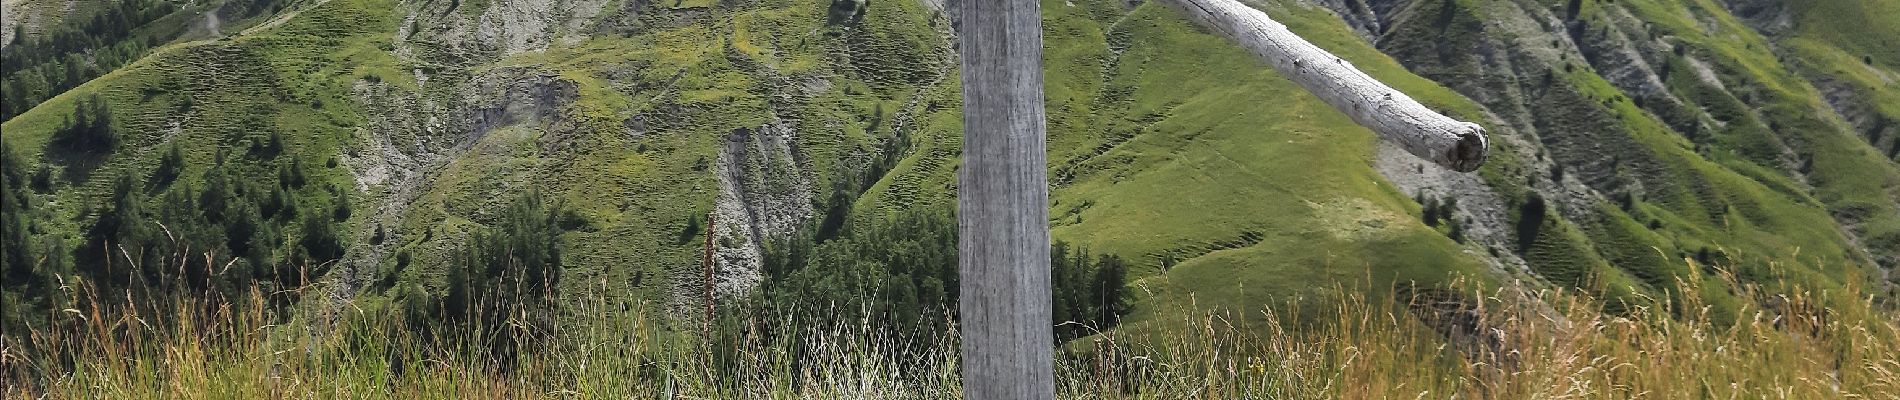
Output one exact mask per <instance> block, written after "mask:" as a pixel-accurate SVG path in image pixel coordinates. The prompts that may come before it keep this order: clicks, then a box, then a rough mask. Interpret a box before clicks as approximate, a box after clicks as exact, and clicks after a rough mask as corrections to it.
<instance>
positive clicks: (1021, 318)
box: [957, 0, 1055, 400]
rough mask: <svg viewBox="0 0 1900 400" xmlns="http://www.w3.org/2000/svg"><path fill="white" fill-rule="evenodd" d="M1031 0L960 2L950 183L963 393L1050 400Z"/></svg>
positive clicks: (1038, 87)
mask: <svg viewBox="0 0 1900 400" xmlns="http://www.w3.org/2000/svg"><path fill="white" fill-rule="evenodd" d="M1036 1H1037V0H963V1H961V2H960V4H959V6H958V11H959V12H961V13H962V14H961V15H962V22H961V26H959V27H958V32H957V37H958V38H959V39H960V40H961V42H960V44H959V46H958V50H959V52H960V53H961V56H962V57H961V58H962V68H963V69H962V73H963V133H964V135H963V165H962V167H961V168H960V169H959V170H958V177H957V267H958V274H959V276H960V277H961V283H960V285H959V288H958V289H959V291H960V292H959V293H960V299H959V302H958V315H959V317H960V324H961V325H960V326H961V329H962V340H963V341H962V349H961V350H962V357H963V358H962V365H963V396H964V398H967V399H974V400H992V399H1012V400H1013V399H1051V398H1054V397H1055V376H1054V371H1053V360H1052V351H1053V349H1054V346H1055V344H1054V340H1055V338H1054V327H1053V325H1052V323H1051V322H1050V316H1049V313H1050V308H1049V302H1050V291H1049V279H1050V278H1049V225H1048V224H1049V185H1048V182H1047V177H1046V175H1045V174H1047V173H1048V163H1047V161H1046V158H1047V155H1046V154H1045V153H1044V143H1043V140H1044V135H1045V133H1044V127H1043V122H1044V119H1043V118H1044V117H1043V104H1042V20H1041V18H1042V17H1041V14H1040V12H1041V10H1040V8H1041V7H1040V6H1039V5H1038V4H1037V2H1036Z"/></svg>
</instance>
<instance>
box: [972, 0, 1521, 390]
mask: <svg viewBox="0 0 1900 400" xmlns="http://www.w3.org/2000/svg"><path fill="white" fill-rule="evenodd" d="M1163 2H1164V3H1167V4H1170V5H1172V6H1174V7H1175V8H1177V9H1179V10H1180V11H1182V12H1183V13H1185V14H1187V15H1188V17H1189V18H1190V19H1192V20H1194V21H1195V22H1197V23H1200V24H1201V26H1204V27H1207V28H1209V29H1212V30H1214V31H1216V32H1217V33H1220V34H1222V35H1224V36H1226V37H1227V38H1228V39H1230V40H1233V41H1234V42H1235V43H1237V44H1239V45H1240V46H1241V47H1243V48H1246V49H1247V50H1248V51H1250V52H1252V53H1253V54H1254V55H1255V56H1258V57H1260V58H1261V59H1263V60H1265V61H1267V63H1268V64H1269V65H1271V66H1273V67H1274V68H1275V69H1277V70H1279V71H1280V73H1281V74H1283V75H1285V76H1287V77H1288V78H1289V79H1292V80H1293V81H1294V82H1297V83H1299V84H1300V86H1302V87H1304V88H1306V90H1307V91H1308V92H1312V93H1313V94H1314V95H1315V96H1318V97H1319V98H1320V99H1321V100H1324V101H1325V102H1326V103H1327V104H1329V105H1332V106H1333V107H1334V108H1336V109H1339V110H1340V111H1341V112H1344V113H1346V114H1347V115H1349V116H1351V117H1352V119H1353V121H1354V122H1357V123H1359V124H1360V125H1364V126H1366V127H1368V128H1371V129H1372V130H1373V131H1374V132H1376V133H1378V134H1379V135H1380V136H1382V137H1384V138H1385V139H1387V140H1391V141H1394V142H1397V143H1398V144H1399V145H1400V146H1401V147H1404V148H1405V149H1406V151H1409V152H1411V153H1412V154H1414V155H1417V156H1419V157H1420V158H1424V159H1427V160H1431V161H1432V162H1434V163H1437V164H1439V165H1443V166H1445V167H1448V168H1451V169H1453V170H1457V171H1464V172H1470V171H1473V170H1476V169H1477V168H1478V166H1479V165H1482V164H1483V163H1484V159H1485V156H1486V152H1487V151H1488V147H1489V146H1488V143H1487V142H1486V139H1485V137H1484V129H1483V128H1482V127H1480V126H1479V125H1477V124H1473V123H1469V122H1462V121H1458V120H1456V119H1452V118H1450V117H1447V116H1445V115H1443V114H1440V113H1438V112H1437V111H1433V110H1431V109H1428V108H1425V106H1424V105H1421V104H1419V103H1418V102H1417V101H1414V100H1412V98H1411V97H1408V96H1406V95H1405V94H1404V93H1400V92H1399V91H1398V90H1395V89H1392V88H1391V87H1389V86H1386V85H1385V84H1383V83H1380V82H1379V81H1377V80H1375V79H1372V77H1371V76H1368V75H1366V74H1365V73H1364V72H1360V71H1359V69H1357V68H1354V67H1353V66H1352V64H1351V63H1348V62H1346V61H1345V60H1343V59H1340V58H1339V57H1337V56H1334V55H1332V54H1331V53H1328V52H1326V51H1325V50H1324V49H1320V48H1319V47H1318V46H1314V45H1313V44H1312V43H1309V42H1307V41H1306V40H1304V39H1301V38H1300V37H1299V36H1297V35H1294V34H1293V33H1292V32H1291V31H1289V30H1287V29H1286V26H1285V25H1281V24H1279V23H1278V22H1274V21H1273V20H1272V19H1270V18H1268V17H1267V15H1266V13H1262V12H1260V11H1259V10H1255V9H1253V8H1251V7H1247V6H1246V5H1243V4H1241V3H1239V2H1236V1H1234V0H1163ZM1039 8H1040V7H1039V6H1038V4H1037V1H1036V0H963V1H961V2H960V3H959V6H958V10H957V11H958V12H960V13H961V16H962V23H961V25H960V26H959V27H958V32H957V33H958V38H959V39H960V40H961V42H960V45H959V46H958V49H959V51H960V53H961V56H962V68H963V69H962V73H963V132H964V136H963V165H962V167H961V169H959V170H958V177H957V235H958V237H957V240H958V241H957V257H958V259H957V262H958V273H959V274H960V277H961V279H962V283H961V285H960V286H959V290H960V293H961V294H960V296H961V300H960V302H959V303H958V305H959V316H960V319H961V324H962V325H961V329H962V340H963V342H962V357H963V358H962V361H963V395H964V397H965V398H969V399H977V400H991V399H1050V398H1053V397H1055V384H1054V377H1053V365H1052V360H1051V353H1052V350H1053V347H1054V343H1053V341H1054V338H1053V336H1054V335H1053V331H1052V326H1051V321H1050V316H1049V314H1050V308H1049V302H1050V290H1049V283H1050V276H1049V227H1048V210H1049V204H1048V197H1049V196H1048V195H1049V189H1048V183H1047V182H1046V175H1045V174H1046V173H1047V172H1046V171H1047V168H1048V166H1047V163H1046V158H1047V156H1046V154H1044V135H1045V132H1044V126H1043V123H1044V116H1043V98H1042V65H1041V64H1042V31H1041V20H1040V18H1041V16H1040V14H1039V13H1040V10H1039Z"/></svg>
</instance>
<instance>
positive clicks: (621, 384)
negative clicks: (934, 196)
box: [0, 274, 1900, 399]
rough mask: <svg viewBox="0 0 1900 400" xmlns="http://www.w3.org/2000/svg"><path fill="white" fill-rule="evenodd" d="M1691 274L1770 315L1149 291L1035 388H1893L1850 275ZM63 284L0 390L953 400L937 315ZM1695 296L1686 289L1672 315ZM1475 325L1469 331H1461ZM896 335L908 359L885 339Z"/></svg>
mask: <svg viewBox="0 0 1900 400" xmlns="http://www.w3.org/2000/svg"><path fill="white" fill-rule="evenodd" d="M1708 278H1709V279H1712V281H1713V282H1721V283H1724V284H1730V285H1735V287H1737V288H1739V289H1738V294H1739V295H1740V296H1743V297H1746V298H1750V299H1756V300H1766V299H1769V298H1776V299H1781V302H1780V303H1779V304H1780V305H1779V306H1777V307H1774V308H1759V307H1745V308H1743V309H1742V310H1741V311H1743V312H1745V313H1746V314H1747V315H1752V316H1753V317H1752V318H1749V319H1745V320H1743V321H1741V322H1740V323H1735V324H1726V323H1718V322H1714V320H1713V319H1712V318H1710V317H1709V316H1708V315H1707V314H1705V313H1696V312H1690V313H1686V314H1682V315H1668V314H1666V313H1662V312H1661V311H1660V309H1654V308H1641V309H1634V310H1632V311H1630V312H1628V313H1622V314H1615V315H1612V314H1606V313H1603V312H1602V311H1599V310H1600V308H1601V307H1603V306H1604V303H1602V302H1599V301H1597V300H1594V299H1593V298H1591V297H1588V296H1579V295H1575V294H1573V293H1571V292H1564V291H1530V290H1526V289H1525V288H1523V287H1517V286H1507V287H1504V288H1502V289H1486V288H1484V286H1479V285H1473V284H1472V283H1471V282H1468V281H1454V282H1451V283H1449V286H1443V287H1434V288H1432V289H1429V290H1415V291H1411V292H1405V291H1398V290H1394V289H1393V288H1391V287H1374V288H1369V289H1370V290H1368V291H1364V292H1361V291H1359V290H1346V291H1344V292H1345V293H1359V294H1345V295H1342V296H1337V297H1333V298H1332V300H1331V301H1327V302H1323V303H1321V304H1320V307H1319V308H1317V309H1314V310H1301V309H1284V308H1278V307H1265V308H1260V307H1249V308H1244V309H1227V308H1207V307H1206V306H1205V305H1198V304H1183V303H1166V304H1163V305H1162V306H1163V307H1168V308H1171V309H1174V310H1177V312H1173V313H1169V314H1167V315H1164V316H1157V317H1154V318H1155V319H1156V320H1157V321H1160V322H1165V323H1154V324H1145V325H1142V326H1140V327H1137V328H1135V329H1123V330H1117V331H1114V332H1110V333H1108V334H1104V335H1099V336H1094V337H1091V338H1088V339H1084V340H1083V341H1079V342H1075V343H1071V344H1070V345H1069V346H1067V347H1066V348H1064V349H1059V351H1058V353H1059V354H1061V356H1059V357H1058V358H1057V359H1056V362H1055V368H1056V371H1055V373H1056V374H1055V376H1056V382H1055V383H1056V392H1057V397H1058V398H1063V399H1099V398H1143V399H1146V398H1164V399H1165V398H1183V399H1185V398H1431V397H1458V398H1479V399H1523V398H1559V399H1613V398H1633V397H1640V398H1660V399H1696V398H1728V397H1738V396H1739V397H1755V396H1761V395H1764V394H1771V393H1772V394H1779V395H1785V396H1789V397H1792V398H1832V397H1844V398H1886V397H1892V396H1895V395H1900V360H1896V359H1894V358H1893V357H1891V356H1892V355H1893V354H1894V353H1895V352H1896V351H1900V322H1896V319H1895V316H1894V315H1893V314H1891V311H1879V310H1880V309H1878V308H1876V307H1875V306H1874V305H1872V304H1871V303H1868V302H1864V301H1850V302H1845V303H1840V305H1837V306H1821V305H1820V304H1821V303H1822V301H1818V300H1817V299H1818V297H1822V296H1832V295H1838V296H1840V297H1843V298H1861V297H1860V296H1861V294H1860V293H1859V292H1858V291H1856V290H1854V289H1852V288H1849V289H1847V290H1846V291H1844V292H1838V293H1817V292H1809V291H1803V290H1798V289H1797V290H1794V291H1791V292H1778V291H1773V290H1772V289H1767V288H1762V287H1756V286H1754V285H1748V284H1744V283H1741V282H1738V281H1735V280H1734V278H1733V277H1732V276H1729V275H1726V274H1717V275H1712V276H1709V277H1708ZM68 282H70V283H71V285H69V286H67V287H66V288H65V289H62V291H61V292H60V293H58V296H57V298H58V300H56V301H57V303H58V307H61V308H62V309H63V311H62V312H60V313H56V314H54V315H52V316H50V317H48V318H46V319H45V320H44V321H43V322H44V324H40V325H36V327H37V328H35V331H34V334H33V335H29V336H24V337H22V339H19V340H20V341H7V342H4V343H0V350H5V352H4V353H0V354H6V358H0V361H5V362H0V376H4V377H7V378H8V382H10V383H16V384H17V385H9V386H7V387H6V388H4V389H0V398H6V399H31V398H56V399H59V398H92V397H102V396H103V397H113V398H155V397H165V398H259V397H323V398H393V397H403V398H651V397H664V398H675V397H684V398H933V399H935V398H959V397H961V389H960V387H961V385H962V384H963V382H962V381H961V380H960V379H959V375H960V372H961V368H962V366H961V365H960V364H959V363H958V361H957V360H958V357H957V356H956V353H955V349H956V348H957V346H958V344H959V343H958V338H957V332H956V331H955V328H954V326H953V327H951V328H950V329H949V330H947V331H945V332H942V334H941V335H937V336H932V337H933V338H934V339H931V340H932V342H931V343H928V346H925V347H921V348H920V347H916V346H918V343H906V342H897V341H895V340H894V338H893V337H892V336H889V333H890V332H891V331H889V330H886V329H880V328H879V327H875V326H866V325H863V324H862V323H858V322H851V321H847V322H843V323H840V324H837V325H821V326H812V325H802V324H799V323H797V322H796V321H798V319H797V317H795V315H796V314H777V313H772V312H764V313H757V314H742V315H735V316H734V317H733V318H728V319H724V320H722V321H723V322H722V323H721V324H720V325H718V327H717V328H714V329H713V330H711V331H697V330H696V329H697V327H676V326H668V325H667V324H666V323H665V322H664V321H663V320H660V319H653V318H649V317H647V316H648V315H649V313H647V312H641V310H642V309H644V308H647V307H652V306H654V305H652V304H650V303H626V302H624V300H616V299H615V297H612V296H608V295H606V294H605V293H604V292H607V291H611V290H615V289H613V288H610V287H606V286H593V287H590V288H587V289H585V290H583V291H578V292H573V293H568V294H565V295H564V296H565V297H567V300H568V301H569V302H570V304H572V305H573V307H569V308H566V309H565V310H564V313H565V314H569V315H571V316H573V317H574V318H566V319H562V321H567V322H561V323H558V324H557V325H555V326H552V327H550V329H548V330H545V331H542V330H534V331H525V330H524V331H521V332H518V335H521V336H517V337H522V338H528V339H526V340H523V341H520V342H513V343H515V346H516V347H514V349H515V351H516V354H519V357H518V358H513V359H509V358H501V357H499V356H498V353H494V352H493V351H494V350H492V349H493V348H491V347H489V346H486V345H481V344H482V343H486V342H485V341H486V340H490V339H493V337H490V336H486V335H485V334H483V333H474V332H464V331H441V332H439V334H437V335H423V334H419V333H417V331H415V330H411V329H410V328H408V327H407V326H406V321H405V318H408V317H407V316H404V315H403V314H401V313H398V312H390V311H391V308H392V307H393V306H391V305H388V304H380V303H377V302H354V303H353V304H351V305H350V306H348V307H343V308H339V309H336V310H332V311H319V310H317V309H315V308H313V307H295V308H290V309H284V310H282V311H272V309H271V308H269V307H265V306H263V303H264V302H265V301H267V299H268V298H270V297H271V296H277V295H281V294H266V293H262V292H257V291H253V292H251V293H250V294H249V295H248V296H239V297H236V298H234V299H232V300H231V301H230V302H200V301H185V302H181V303H177V304H172V305H170V306H165V305H162V304H152V305H148V307H147V308H142V310H144V311H140V312H137V313H134V312H126V311H123V310H127V309H128V308H127V307H123V306H125V305H124V304H119V303H114V300H113V298H112V297H111V296H100V295H99V294H98V293H94V292H92V291H90V290H89V289H88V288H89V287H90V286H89V285H88V284H87V283H86V282H85V281H83V280H79V279H76V278H74V279H69V280H68ZM1680 285H1681V286H1678V287H1679V288H1680V289H1681V290H1684V291H1691V292H1694V291H1699V290H1697V289H1696V288H1694V287H1693V285H1695V284H1694V283H1683V284H1680ZM1419 289H1423V287H1421V288H1419ZM1367 293H1370V294H1367ZM1701 305H1702V303H1699V302H1696V301H1695V300H1693V299H1691V300H1690V302H1689V303H1686V304H1683V305H1682V306H1683V307H1682V308H1684V309H1688V310H1699V309H1702V308H1701V307H1700V306H1701ZM628 309H631V310H633V312H627V311H625V310H628ZM810 311H811V310H807V312H810ZM817 311H822V310H817ZM331 312H334V313H331ZM1247 314H1259V315H1260V317H1258V318H1255V317H1250V316H1246V315H1247ZM316 321H330V322H327V324H329V326H330V327H331V328H330V329H329V330H328V331H327V333H323V334H314V335H313V334H311V333H310V331H309V330H307V328H308V326H307V324H312V323H316ZM1461 324H1469V325H1461ZM528 325H532V324H531V323H529V324H523V325H522V326H528ZM698 332H715V333H713V334H712V335H711V336H705V335H704V334H702V333H698ZM1478 332H1482V334H1484V335H1485V336H1483V338H1482V339H1478V338H1475V337H1472V336H1469V335H1472V334H1474V333H1478ZM715 343H716V344H715ZM471 344H476V345H471ZM900 348H910V349H920V350H914V351H911V352H899V353H893V351H896V349H900ZM800 349H804V350H800Z"/></svg>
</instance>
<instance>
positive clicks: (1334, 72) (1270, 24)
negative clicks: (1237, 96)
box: [1161, 0, 1489, 172]
mask: <svg viewBox="0 0 1900 400" xmlns="http://www.w3.org/2000/svg"><path fill="white" fill-rule="evenodd" d="M1161 3H1163V4H1167V5H1169V6H1171V7H1174V8H1176V9H1178V10H1180V11H1181V12H1183V13H1185V14H1187V15H1188V18H1189V19H1191V20H1193V21H1194V22H1195V23H1197V24H1200V25H1201V26H1202V27H1205V28H1207V29H1209V30H1212V31H1214V32H1216V33H1219V34H1220V35H1221V36H1225V37H1226V38H1227V39H1228V40H1232V41H1233V42H1234V43H1235V44H1238V45H1240V47H1243V48H1246V49H1247V51H1248V52H1251V53H1253V54H1254V56H1257V57H1260V59H1262V60H1265V61H1266V62H1267V65H1271V66H1273V69H1275V70H1278V71H1280V74H1282V75H1285V76H1286V77H1287V78H1288V79H1291V80H1293V82H1294V83H1298V84H1299V85H1300V86H1301V87H1304V88H1306V91H1307V92H1310V93H1312V94H1313V95H1314V96H1318V97H1319V98H1320V100H1323V101H1325V102H1326V104H1329V105H1332V106H1333V108H1336V109H1338V110H1339V111H1340V112H1344V113H1346V115H1348V116H1351V117H1352V120H1353V122H1357V123H1359V125H1364V126H1365V127H1367V128H1371V129H1372V131H1373V132H1377V133H1378V134H1379V136H1381V137H1384V138H1385V139H1386V140H1390V141H1393V142H1395V143H1398V144H1399V146H1400V147H1403V148H1405V150H1406V151H1408V152H1411V153H1412V155H1416V156H1418V157H1419V158H1423V159H1426V160H1431V161H1432V162H1433V163H1437V164H1438V165H1443V166H1445V167H1446V168H1451V169H1452V170H1456V171H1459V172H1471V171H1475V170H1477V169H1478V166H1479V165H1483V164H1484V158H1485V154H1486V152H1487V150H1488V147H1489V144H1488V143H1487V142H1486V140H1485V137H1484V128H1483V127H1481V126H1478V124H1474V123H1470V122H1463V121H1459V120H1456V119H1452V118H1451V117H1447V116H1445V115H1444V114H1440V113H1438V112H1437V111H1432V109H1430V108H1425V105H1423V104H1419V103H1418V101H1416V100H1412V98H1411V97H1410V96H1406V95H1405V93H1401V92H1399V91H1398V90H1397V89H1393V88H1392V87H1390V86H1386V85H1385V84H1384V83H1380V82H1379V80H1377V79H1373V78H1372V76H1370V75H1366V73H1365V72H1361V71H1359V68H1356V67H1353V65H1352V63H1351V62H1348V61H1346V60H1344V59H1341V58H1339V57H1338V56H1334V55H1333V54H1332V53H1329V52H1327V51H1326V50H1325V49H1321V48H1319V46H1314V45H1313V43H1311V42H1307V41H1306V39H1302V38H1300V36H1299V35H1295V34H1293V31H1290V30H1287V28H1286V25H1283V24H1281V23H1279V22H1277V21H1274V20H1273V19H1272V18H1269V17H1267V14H1266V13H1263V12H1260V10H1255V9H1253V7H1248V6H1247V5H1245V4H1241V3H1240V2H1238V1H1235V0H1161Z"/></svg>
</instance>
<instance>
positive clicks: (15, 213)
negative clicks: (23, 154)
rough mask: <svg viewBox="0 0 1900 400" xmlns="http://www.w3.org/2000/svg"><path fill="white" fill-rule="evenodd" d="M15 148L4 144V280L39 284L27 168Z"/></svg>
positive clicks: (0, 269)
mask: <svg viewBox="0 0 1900 400" xmlns="http://www.w3.org/2000/svg"><path fill="white" fill-rule="evenodd" d="M20 164H21V162H20V156H19V155H18V154H14V152H13V147H11V146H8V145H7V144H6V142H5V141H0V248H4V249H6V254H4V255H0V278H4V279H6V280H7V283H8V284H10V285H11V284H24V283H26V282H33V281H36V279H34V277H35V276H37V275H38V274H37V271H35V269H36V265H35V259H36V257H35V256H34V254H33V253H34V249H33V248H32V246H30V245H29V244H28V243H29V240H30V238H29V237H28V230H27V229H28V225H27V222H28V221H30V220H31V218H30V217H29V216H28V211H29V209H30V208H31V207H32V205H31V204H30V201H31V200H30V199H31V198H30V197H28V195H27V188H26V172H25V171H24V170H25V167H24V166H22V165H20Z"/></svg>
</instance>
